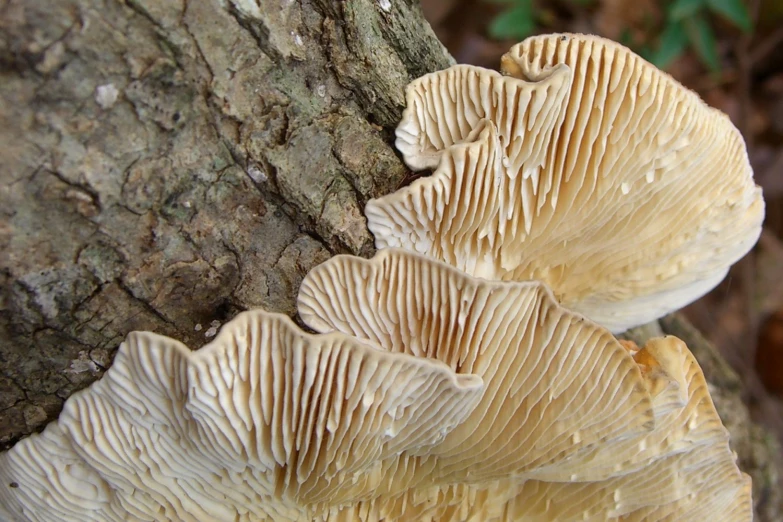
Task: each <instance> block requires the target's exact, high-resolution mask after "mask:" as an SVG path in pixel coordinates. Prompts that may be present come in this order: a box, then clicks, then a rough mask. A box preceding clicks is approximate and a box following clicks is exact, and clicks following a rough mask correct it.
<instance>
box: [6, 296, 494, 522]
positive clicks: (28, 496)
mask: <svg viewBox="0 0 783 522" xmlns="http://www.w3.org/2000/svg"><path fill="white" fill-rule="evenodd" d="M482 392H483V386H482V382H481V379H480V378H478V377H476V376H475V375H467V374H462V375H456V374H455V373H454V372H453V371H451V370H450V369H449V368H448V367H447V366H446V365H444V364H443V363H440V362H438V361H434V360H430V359H427V358H423V357H422V358H416V357H411V356H408V355H402V354H396V353H389V352H387V351H384V350H382V349H381V348H380V347H378V346H374V345H372V344H371V343H368V342H364V341H358V340H356V339H353V338H349V337H346V336H345V335H342V334H330V335H325V336H313V335H310V334H306V333H304V332H302V331H301V330H299V328H298V327H296V326H295V325H294V324H293V323H292V322H291V320H290V319H289V318H288V317H286V316H282V315H278V314H268V313H266V312H263V311H254V312H246V313H243V314H241V315H239V316H238V317H237V318H236V319H234V320H233V321H231V322H230V323H228V324H226V325H225V326H224V327H223V330H222V331H221V332H220V334H219V335H218V336H217V337H216V338H215V340H214V341H213V342H212V343H210V344H209V345H208V346H206V347H204V348H202V349H201V350H198V351H196V352H190V350H188V349H187V347H185V346H184V345H182V344H181V343H178V342H177V341H174V340H171V339H168V338H166V337H162V336H158V335H155V334H150V333H146V332H137V333H133V334H131V335H130V336H129V337H128V339H127V341H126V342H125V343H124V344H123V345H122V346H121V348H120V350H119V352H118V354H117V357H116V359H115V361H114V364H113V366H112V367H111V368H110V369H109V371H108V372H107V373H106V375H105V376H104V377H103V379H102V380H100V381H99V382H97V383H95V384H93V385H92V386H91V387H90V388H88V389H87V390H84V391H82V392H80V393H77V394H74V395H73V396H72V397H71V398H70V399H69V400H68V401H67V402H66V405H65V409H64V411H63V413H62V414H61V416H60V418H59V420H58V421H57V422H56V423H53V424H51V425H49V426H48V427H47V429H46V430H45V431H44V432H43V433H42V434H40V435H33V436H31V437H29V438H27V439H25V440H23V441H21V442H19V443H18V444H16V446H14V448H13V449H11V450H10V451H9V452H6V453H4V454H2V455H0V483H2V484H3V487H2V488H0V518H2V519H3V520H13V521H17V520H33V521H41V522H52V521H55V520H56V521H58V522H60V521H62V522H66V521H79V522H83V521H85V520H90V521H113V520H117V521H119V520H160V521H164V520H182V521H194V522H195V521H198V522H204V521H212V520H215V521H229V520H230V521H235V520H245V521H249V520H267V519H272V520H308V519H312V518H313V517H314V516H316V515H317V514H319V513H328V512H329V510H330V509H332V508H336V507H339V506H340V505H342V504H351V503H356V502H358V501H360V500H362V499H364V498H367V497H372V496H374V495H375V494H376V491H375V490H376V486H378V484H380V483H382V482H383V480H384V473H383V471H384V469H385V470H387V471H388V469H389V467H390V466H389V465H388V464H389V463H390V462H399V461H400V460H401V457H400V455H407V456H408V457H407V458H409V459H412V458H413V457H412V455H417V454H430V452H431V449H432V445H433V444H435V443H438V442H440V441H441V440H442V438H443V437H444V435H445V434H447V433H448V432H449V430H450V429H452V428H453V427H454V426H456V425H458V424H460V423H461V422H462V421H463V420H464V419H465V418H466V417H467V415H468V414H469V413H470V412H471V411H472V410H473V408H474V407H475V406H476V404H477V401H478V399H479V398H480V396H481V395H482ZM403 460H404V459H403ZM414 464H415V463H414ZM422 467H426V465H422ZM412 468H413V466H412ZM392 474H393V473H392ZM403 475H404V474H403ZM10 483H14V484H15V486H16V487H13V488H10V487H8V484H10Z"/></svg>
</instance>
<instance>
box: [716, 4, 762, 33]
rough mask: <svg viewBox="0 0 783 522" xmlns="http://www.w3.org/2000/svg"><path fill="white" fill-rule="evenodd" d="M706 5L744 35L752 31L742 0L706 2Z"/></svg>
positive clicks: (748, 15) (748, 14) (746, 9)
mask: <svg viewBox="0 0 783 522" xmlns="http://www.w3.org/2000/svg"><path fill="white" fill-rule="evenodd" d="M707 5H708V6H709V8H710V9H711V10H712V11H714V12H715V13H718V14H719V15H721V16H724V17H726V18H728V19H729V20H730V21H731V22H733V23H734V25H736V26H737V27H739V28H740V29H742V30H743V31H745V32H746V33H749V32H750V31H751V30H752V29H753V23H752V22H751V21H750V13H748V8H747V7H746V6H745V4H744V3H742V0H707Z"/></svg>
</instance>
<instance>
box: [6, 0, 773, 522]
mask: <svg viewBox="0 0 783 522" xmlns="http://www.w3.org/2000/svg"><path fill="white" fill-rule="evenodd" d="M450 63H452V59H451V58H450V57H449V55H448V54H447V53H446V51H445V50H444V49H443V47H442V45H441V44H440V43H439V42H438V41H437V39H436V38H435V36H434V35H433V33H432V32H431V30H430V28H429V26H428V25H427V23H426V22H425V21H424V20H423V17H422V15H421V12H420V8H419V6H418V2H417V1H415V0H393V1H387V0H376V1H373V0H349V1H345V2H342V1H337V0H331V1H330V0H260V4H259V3H256V0H189V1H188V0H128V1H126V2H121V1H119V0H104V1H101V0H58V1H56V2H51V1H50V0H5V1H2V0H0V158H2V161H0V282H1V283H2V284H1V285H0V288H1V290H2V292H1V293H0V296H2V297H0V448H7V447H10V446H11V445H13V443H14V442H15V441H17V440H18V439H19V438H21V437H23V436H25V435H27V434H29V433H31V432H33V431H36V430H39V429H41V428H42V427H43V426H44V425H45V424H46V423H47V422H49V421H51V420H53V419H54V418H56V417H57V415H58V414H59V412H60V410H61V408H62V403H63V401H64V400H65V399H66V398H67V397H68V396H69V395H70V394H72V393H73V392H74V391H76V390H78V389H80V388H83V387H85V386H87V385H89V384H90V383H91V382H93V381H94V380H95V379H97V378H99V377H100V375H101V374H102V373H103V371H105V369H106V368H107V367H108V366H109V365H110V364H111V359H112V356H113V354H114V352H115V351H116V349H117V347H118V345H119V343H120V342H121V341H122V339H123V338H124V337H125V335H126V334H127V333H128V332H130V331H132V330H151V331H155V332H158V333H162V334H166V335H169V336H172V337H174V338H177V339H180V340H182V341H184V342H185V343H186V344H188V345H189V346H191V347H192V348H198V347H200V346H201V345H203V344H204V343H205V342H208V341H209V339H210V338H211V336H212V335H214V333H215V330H216V327H217V326H219V325H220V324H222V323H223V322H225V321H226V320H228V319H230V318H231V317H233V316H234V315H235V314H236V313H237V312H239V311H241V310H244V309H248V308H254V307H259V306H260V307H264V308H266V309H267V310H271V311H277V312H282V313H286V314H289V315H294V313H295V309H294V298H295V295H296V292H297V290H298V286H299V283H300V282H301V279H302V277H303V276H304V274H305V273H306V272H307V271H308V270H309V269H310V268H312V267H313V266H315V265H316V264H318V263H320V262H322V261H323V260H325V259H327V258H328V257H329V256H331V255H334V254H335V253H339V252H350V253H353V254H358V255H364V256H367V255H370V254H372V252H373V246H372V238H371V236H370V235H369V233H368V231H367V228H366V226H365V220H364V217H363V208H364V203H365V202H366V201H367V199H369V198H371V197H375V196H379V195H382V194H386V193H389V192H391V191H393V190H394V189H396V188H397V187H398V186H400V185H401V184H403V183H404V182H405V181H406V177H407V176H408V175H409V172H408V171H407V170H406V169H405V167H404V166H403V164H402V163H401V161H400V160H399V158H398V156H397V155H396V153H395V151H394V149H393V147H392V146H391V142H392V137H393V133H392V131H393V128H394V126H395V125H396V123H397V121H398V119H399V116H400V113H401V110H402V108H403V105H404V99H403V89H404V86H405V85H406V84H407V83H408V82H409V81H410V80H411V79H412V78H415V77H418V76H420V75H422V74H424V73H426V72H430V71H433V70H437V69H441V68H443V67H446V66H448V65H449V64H450ZM672 324H673V323H672ZM677 324H679V323H677ZM666 325H667V323H666V322H664V326H665V327H666ZM667 328H668V330H667V331H670V333H675V334H676V333H678V332H676V331H671V329H675V330H676V327H675V326H672V325H671V324H669V326H668V327H667ZM680 335H682V336H684V337H685V340H686V342H688V343H689V344H690V345H692V343H697V344H698V345H699V346H700V347H702V348H698V349H701V350H706V352H704V353H707V354H708V355H704V354H703V353H702V355H700V354H699V353H698V352H697V353H696V355H697V357H699V360H700V361H702V364H705V363H704V361H705V360H711V361H712V360H713V358H715V357H717V356H716V355H715V352H714V350H712V349H711V348H710V347H709V345H708V344H706V343H703V342H702V341H703V340H702V341H698V340H694V339H695V337H694V336H693V335H694V334H693V332H691V334H687V335H690V338H688V337H687V335H686V334H683V333H682V332H680ZM705 346H706V348H703V347H705ZM692 347H693V346H692ZM698 349H697V350H698ZM697 350H694V351H695V352H696V351H697ZM709 354H712V355H709ZM716 360H719V359H716ZM711 367H712V366H710V368H711ZM714 367H716V368H720V371H718V370H716V371H707V370H708V367H705V372H706V373H707V376H708V378H709V379H711V382H712V383H713V385H714V386H715V390H714V396H715V397H716V399H715V402H716V404H717V405H718V408H719V410H721V414H722V415H723V416H724V421H725V422H726V423H727V425H728V426H729V429H731V430H732V434H733V437H734V445H735V448H737V449H738V452H740V463H741V465H742V466H743V468H745V469H746V470H747V471H749V472H751V473H752V474H754V482H755V484H754V486H755V487H756V489H757V492H756V494H757V496H756V501H757V504H758V505H759V506H760V508H759V509H760V511H759V513H762V511H763V510H766V511H765V512H764V514H763V518H759V520H774V518H770V516H772V517H775V516H779V515H780V511H779V497H776V496H775V495H776V494H777V493H776V490H775V488H774V483H775V481H776V480H777V479H776V476H775V473H776V472H777V471H776V468H775V465H774V458H773V457H774V456H775V451H776V450H775V449H774V445H773V442H772V441H771V439H770V438H769V437H767V438H764V434H763V431H760V428H757V427H755V426H753V425H751V424H750V423H749V422H748V421H747V419H748V413H747V409H746V408H745V406H744V405H743V404H742V402H741V400H740V398H739V397H740V389H741V383H739V384H738V380H737V379H736V376H734V377H732V378H730V377H726V375H730V373H729V372H730V371H727V370H726V368H725V367H724V366H721V365H717V366H714ZM725 397H727V399H726V400H724V398H725ZM770 452H772V453H771V456H770ZM769 506H773V507H769ZM775 506H777V507H776V508H775ZM775 509H777V510H778V511H775ZM776 514H777V515H776Z"/></svg>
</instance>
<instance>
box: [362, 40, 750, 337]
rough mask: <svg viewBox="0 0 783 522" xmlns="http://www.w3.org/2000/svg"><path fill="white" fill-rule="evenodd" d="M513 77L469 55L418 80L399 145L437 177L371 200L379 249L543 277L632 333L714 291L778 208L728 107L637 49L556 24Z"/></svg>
mask: <svg viewBox="0 0 783 522" xmlns="http://www.w3.org/2000/svg"><path fill="white" fill-rule="evenodd" d="M501 69H502V72H503V75H501V74H499V73H496V72H493V71H488V70H485V69H482V68H479V67H471V66H465V65H460V66H455V67H452V68H450V69H447V70H445V71H440V72H436V73H432V74H428V75H426V76H424V77H422V78H419V79H418V80H416V81H414V82H413V83H411V84H410V85H409V86H408V89H407V108H406V110H405V112H404V114H403V118H402V121H401V122H400V124H399V126H398V128H397V147H398V148H399V149H400V151H401V152H402V154H403V157H404V159H405V161H406V163H407V164H408V165H409V166H410V167H411V168H413V169H421V168H427V167H437V168H436V170H435V172H434V173H433V174H432V175H431V176H429V177H426V178H420V179H418V180H416V181H415V182H414V183H413V184H412V185H410V186H408V187H405V188H403V189H401V190H399V191H397V192H395V193H393V194H390V195H387V196H384V197H382V198H378V199H375V200H372V201H370V202H369V203H368V204H367V207H366V214H367V219H368V226H369V228H370V230H371V231H372V232H373V234H374V235H375V241H376V246H377V247H378V248H385V247H401V248H405V249H408V250H411V251H413V252H418V253H422V254H426V255H429V256H432V257H435V258H436V259H440V260H444V261H446V262H448V263H449V264H452V265H453V266H455V267H457V268H459V269H461V270H465V271H467V272H468V273H470V274H472V275H475V276H478V277H484V278H488V279H497V280H504V281H528V280H534V281H542V282H545V283H546V284H547V285H548V286H549V287H550V288H551V289H552V290H553V292H554V293H555V295H556V296H557V298H558V300H559V301H560V302H561V303H562V304H563V305H565V306H566V307H568V308H570V309H572V310H574V311H577V312H579V313H582V314H584V315H585V316H586V317H588V318H590V319H592V320H594V321H596V322H598V323H599V324H601V325H603V326H605V327H607V328H609V329H610V330H611V331H613V332H620V331H623V330H626V329H627V328H629V327H632V326H636V325H639V324H642V323H645V322H648V321H650V320H653V319H656V318H658V317H661V316H663V315H665V314H666V313H669V312H671V311H674V310H676V309H679V308H681V307H682V306H684V305H686V304H688V303H689V302H691V301H693V300H694V299H696V298H698V297H700V296H701V295H703V294H704V293H706V292H707V291H709V290H710V289H712V288H713V287H714V286H715V285H717V284H718V283H719V282H720V281H721V280H722V279H723V277H724V276H725V275H726V273H727V271H728V268H729V266H730V265H731V264H732V263H734V262H735V261H737V260H738V259H739V258H740V257H742V256H743V255H744V254H745V253H746V252H747V251H748V250H749V249H750V248H751V247H752V246H753V244H754V243H755V242H756V240H757V238H758V236H759V234H760V231H761V222H762V219H763V215H764V203H763V200H762V197H761V190H760V188H759V187H757V186H756V185H755V184H754V183H753V178H752V170H751V167H750V164H749V162H748V157H747V153H746V150H745V145H744V142H743V140H742V137H741V135H740V133H739V132H738V131H737V129H736V128H735V127H734V126H733V125H732V124H731V122H730V121H729V119H728V117H727V116H726V115H725V114H723V113H721V112H719V111H717V110H715V109H712V108H710V107H708V106H707V105H706V104H705V103H704V102H702V101H701V100H700V99H699V97H698V96H697V95H696V94H695V93H693V92H691V91H688V90H687V89H685V88H684V87H682V86H681V85H680V84H679V83H677V82H676V81H675V80H674V79H673V78H671V77H670V76H668V75H667V74H665V73H663V72H661V71H659V70H658V69H656V68H655V67H653V66H652V65H650V64H649V63H647V62H645V61H644V60H643V59H641V58H640V57H638V56H636V55H635V54H634V53H632V52H631V51H630V50H628V49H626V48H625V47H623V46H621V45H619V44H616V43H614V42H611V41H609V40H605V39H603V38H599V37H595V36H585V35H566V34H562V35H546V36H536V37H533V38H529V39H527V40H525V41H524V42H522V43H521V44H518V45H516V46H514V47H513V48H512V49H511V51H510V52H509V53H508V54H506V55H505V56H504V58H503V61H502V67H501Z"/></svg>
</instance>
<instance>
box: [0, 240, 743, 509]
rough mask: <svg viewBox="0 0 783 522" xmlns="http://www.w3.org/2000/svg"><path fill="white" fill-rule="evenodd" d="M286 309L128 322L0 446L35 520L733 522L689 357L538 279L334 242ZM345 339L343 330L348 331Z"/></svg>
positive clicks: (717, 436) (707, 408)
mask: <svg viewBox="0 0 783 522" xmlns="http://www.w3.org/2000/svg"><path fill="white" fill-rule="evenodd" d="M299 304H300V307H301V311H302V316H303V318H304V319H305V321H306V322H307V323H308V324H310V325H311V326H313V327H315V328H316V329H318V330H321V331H329V332H330V333H327V334H324V335H310V334H306V333H304V332H302V331H301V330H299V329H298V328H297V327H296V326H295V325H294V324H293V323H292V322H291V321H290V319H288V318H287V317H285V316H281V315H277V314H268V313H266V312H263V311H254V312H247V313H244V314H241V315H240V316H238V317H237V318H236V319H235V320H233V321H231V322H230V323H228V324H227V325H226V326H224V328H223V330H222V331H221V332H220V334H219V335H218V337H216V338H215V340H214V341H213V342H212V343H210V344H209V345H208V346H206V347H204V348H202V349H201V350H198V351H196V352H190V351H189V350H188V349H187V348H186V347H185V346H184V345H182V344H180V343H178V342H176V341H173V340H171V339H168V338H165V337H161V336H157V335H154V334H150V333H134V334H131V335H130V336H129V338H128V340H127V341H126V343H124V344H123V346H122V347H121V348H120V351H119V352H118V355H117V357H116V359H115V362H114V365H113V366H112V368H111V369H110V370H109V371H108V372H107V373H106V375H105V376H104V378H103V379H102V380H101V381H99V382H98V383H96V384H94V385H93V386H91V387H90V388H89V389H87V390H84V391H82V392H80V393H77V394H75V395H74V396H73V397H71V398H70V399H69V400H68V401H67V402H66V406H65V409H64V411H63V413H62V415H61V417H60V419H59V420H58V421H57V423H54V424H51V425H50V426H49V427H47V429H46V430H45V431H44V432H43V433H42V434H41V435H34V436H31V437H29V438H28V439H25V440H23V441H21V442H20V443H18V444H17V445H16V446H15V447H14V448H13V449H12V450H11V451H9V452H7V453H4V454H0V483H5V484H11V483H15V486H16V487H13V488H10V487H8V488H5V487H4V488H0V517H4V518H5V519H9V520H14V521H15V520H34V521H41V522H43V521H47V522H48V521H52V520H57V521H60V520H62V521H71V520H74V521H75V520H87V521H96V522H98V521H113V520H159V521H164V520H183V521H199V522H200V521H212V520H215V521H246V522H250V521H256V520H275V521H305V520H320V521H328V522H337V521H346V522H347V521H350V522H357V521H358V522H377V521H380V520H386V521H389V522H391V521H394V520H400V521H406V520H423V521H431V522H435V521H438V522H444V521H454V522H457V521H464V520H481V521H482V522H493V521H497V522H501V521H512V520H513V521H528V522H530V521H551V520H559V521H568V520H594V521H604V520H619V519H620V517H622V520H624V521H637V520H638V521H643V520H644V521H653V520H672V521H675V520H692V519H695V518H696V517H702V516H709V517H710V519H711V522H721V521H723V520H726V521H732V522H736V521H749V520H750V514H751V509H750V493H749V492H750V489H749V480H748V479H747V477H744V476H743V475H742V474H741V473H740V472H739V470H738V469H737V467H736V464H735V463H734V459H733V456H732V455H731V453H730V451H729V449H728V444H727V437H726V432H725V430H724V429H723V428H722V427H721V426H720V421H719V419H718V417H717V414H716V413H715V410H714V408H713V407H712V403H711V401H710V400H709V396H708V394H707V391H706V383H705V382H704V379H703V376H702V374H701V371H700V369H699V368H698V365H697V364H696V363H695V361H694V360H693V357H692V356H691V355H690V354H689V353H688V352H687V349H686V347H685V346H684V344H682V343H681V342H680V341H678V340H676V339H674V338H666V339H662V340H656V341H653V342H651V343H649V344H648V345H647V346H646V347H645V348H644V349H641V350H637V349H636V348H634V347H631V348H630V349H629V348H627V347H624V346H621V345H620V344H619V343H618V342H617V341H616V340H615V339H614V338H613V337H612V336H611V335H610V334H609V333H608V332H607V331H606V330H604V329H603V328H601V327H599V326H597V325H595V324H593V323H591V322H589V321H587V320H585V319H584V318H582V317H580V316H579V315H576V314H573V313H571V312H568V311H566V310H565V309H564V308H562V307H561V306H560V305H558V304H557V303H556V302H555V300H554V298H553V297H552V295H551V294H550V293H549V291H548V290H547V289H546V287H545V286H544V285H543V284H542V283H503V282H491V281H485V280H480V279H475V278H472V277H470V276H468V275H466V274H464V273H462V272H460V271H458V270H456V269H454V268H452V267H450V266H448V265H445V264H443V263H440V262H437V261H434V260H432V259H429V258H425V257H422V256H418V255H414V254H411V253H407V252H404V251H401V250H394V249H390V250H386V251H383V252H381V253H380V254H378V255H377V256H376V257H375V258H374V259H373V260H370V261H366V260H362V259H359V258H354V257H350V256H338V257H336V258H333V259H331V260H330V261H328V262H327V263H325V264H323V265H321V266H319V267H317V268H316V269H315V270H313V271H312V272H311V273H310V274H309V275H308V276H307V277H306V278H305V280H304V282H303V284H302V291H301V294H300V303H299ZM346 334H348V335H346Z"/></svg>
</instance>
